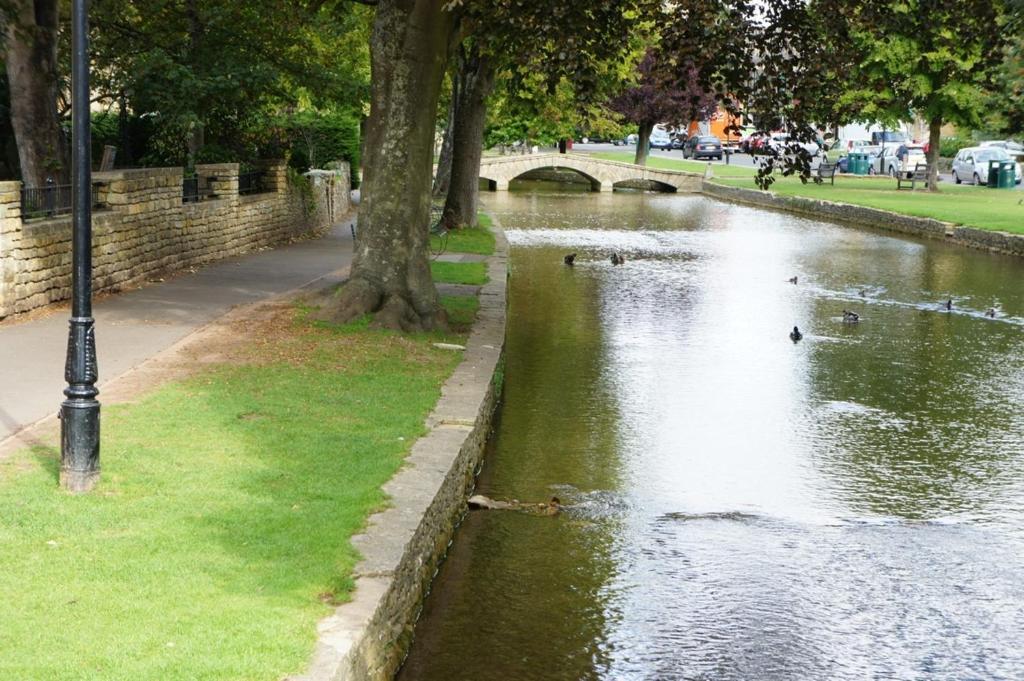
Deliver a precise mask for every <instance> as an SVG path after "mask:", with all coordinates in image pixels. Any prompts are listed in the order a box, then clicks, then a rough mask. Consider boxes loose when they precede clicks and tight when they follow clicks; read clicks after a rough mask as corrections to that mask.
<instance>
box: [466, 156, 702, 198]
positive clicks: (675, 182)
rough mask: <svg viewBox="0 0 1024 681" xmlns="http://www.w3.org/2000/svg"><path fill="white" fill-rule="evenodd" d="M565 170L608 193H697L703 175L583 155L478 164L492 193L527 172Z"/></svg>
mask: <svg viewBox="0 0 1024 681" xmlns="http://www.w3.org/2000/svg"><path fill="white" fill-rule="evenodd" d="M542 168H557V169H564V168H568V169H570V170H574V171H576V172H577V173H579V174H580V175H583V176H584V177H585V178H586V179H588V180H590V186H591V188H592V189H593V190H594V191H602V192H610V191H612V189H614V187H615V185H616V184H619V183H622V182H635V181H646V182H650V183H653V185H654V186H655V187H656V188H657V189H659V190H661V191H666V192H699V191H700V190H701V182H702V180H703V175H702V174H701V173H687V172H682V171H678V170H660V169H657V168H648V167H646V166H638V165H634V164H632V163H623V162H622V161H606V160H604V159H599V158H594V157H593V156H589V155H586V154H528V155H523V156H499V157H495V158H484V159H481V161H480V179H483V180H487V182H488V185H489V186H490V188H491V190H492V191H507V190H508V183H509V182H511V181H512V180H514V179H515V178H517V177H519V176H520V175H522V174H524V173H528V172H530V171H531V170H540V169H542Z"/></svg>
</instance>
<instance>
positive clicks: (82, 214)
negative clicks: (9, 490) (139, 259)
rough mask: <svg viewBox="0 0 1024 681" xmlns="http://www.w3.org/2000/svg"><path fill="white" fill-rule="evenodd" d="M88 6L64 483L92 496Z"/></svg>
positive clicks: (81, 16) (96, 439) (76, 15)
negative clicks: (89, 492) (88, 492)
mask: <svg viewBox="0 0 1024 681" xmlns="http://www.w3.org/2000/svg"><path fill="white" fill-rule="evenodd" d="M88 5H89V0H73V3H72V6H71V114H72V115H71V119H72V122H71V125H72V128H71V142H72V147H73V149H72V161H71V163H72V173H71V176H72V179H71V184H72V197H73V199H72V200H73V208H74V212H73V219H72V225H73V232H74V234H73V237H72V240H73V245H72V272H71V286H72V304H71V331H70V334H69V337H68V357H67V363H66V364H65V365H64V380H66V381H67V382H68V387H67V388H65V389H64V395H65V396H66V397H67V399H66V400H64V402H63V403H61V407H60V417H61V428H60V430H61V434H60V435H61V436H60V483H61V486H62V487H64V488H65V489H67V490H68V491H71V492H87V491H89V490H90V489H92V487H93V485H95V484H96V481H97V480H98V479H99V476H100V403H99V401H97V399H96V396H97V395H98V394H99V390H97V389H96V379H97V378H98V371H97V367H96V337H95V335H94V332H93V325H94V321H93V318H92V167H91V165H90V164H91V162H92V160H91V159H92V154H91V150H92V136H91V132H90V129H89V123H90V120H89V8H88Z"/></svg>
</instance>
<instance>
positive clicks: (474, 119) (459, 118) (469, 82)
mask: <svg viewBox="0 0 1024 681" xmlns="http://www.w3.org/2000/svg"><path fill="white" fill-rule="evenodd" d="M458 71H459V77H458V79H459V80H460V81H461V83H460V85H459V99H458V103H457V104H456V106H455V127H454V129H453V135H452V136H453V139H454V143H453V145H452V176H451V186H450V187H449V189H448V196H447V198H446V199H445V204H444V214H443V215H444V217H443V218H442V219H443V220H444V226H445V227H447V228H448V229H455V228H459V227H473V226H475V225H476V213H477V207H478V206H479V204H480V157H481V156H482V155H483V142H484V125H485V124H486V122H487V97H488V96H489V95H490V94H491V90H492V89H493V88H494V61H493V59H491V58H489V57H487V56H486V55H481V54H480V50H479V49H478V48H477V47H476V46H473V47H471V48H470V49H469V50H468V51H466V50H463V51H462V52H461V53H460V58H459V69H458Z"/></svg>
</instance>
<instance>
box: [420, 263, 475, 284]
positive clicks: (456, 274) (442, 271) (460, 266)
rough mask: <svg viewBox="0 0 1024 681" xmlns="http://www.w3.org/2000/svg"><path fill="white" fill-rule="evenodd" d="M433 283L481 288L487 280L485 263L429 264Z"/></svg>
mask: <svg viewBox="0 0 1024 681" xmlns="http://www.w3.org/2000/svg"><path fill="white" fill-rule="evenodd" d="M430 271H431V273H432V274H433V275H434V281H436V282H438V283H439V284H471V285H474V286H483V285H484V284H486V283H487V282H488V281H489V279H488V278H487V263H483V262H440V261H434V262H432V263H430Z"/></svg>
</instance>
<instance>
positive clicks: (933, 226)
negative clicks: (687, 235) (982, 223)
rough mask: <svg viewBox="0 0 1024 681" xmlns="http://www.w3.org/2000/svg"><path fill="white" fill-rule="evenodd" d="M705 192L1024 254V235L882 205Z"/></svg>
mask: <svg viewBox="0 0 1024 681" xmlns="http://www.w3.org/2000/svg"><path fill="white" fill-rule="evenodd" d="M703 192H704V193H705V194H707V195H709V196H714V197H716V198H720V199H727V200H730V201H738V202H740V203H750V204H754V205H757V206H765V207H768V208H777V209H779V210H786V211H790V212H794V213H802V214H805V215H811V216H814V217H820V218H827V219H830V220H839V221H842V222H852V223H857V224H862V225H866V226H868V227H879V228H882V229H887V230H890V231H893V232H901V233H903V234H912V235H914V236H923V237H928V238H932V239H941V240H943V241H947V242H950V243H954V244H957V245H959V246H967V247H969V248H977V249H981V250H985V251H992V252H996V253H1005V254H1007V255H1015V256H1024V235H1021V234H1010V233H1009V232H999V231H993V230H987V229H978V228H976V227H963V226H958V225H954V224H952V223H949V222H942V221H941V220H934V219H932V218H921V217H915V216H913V215H903V214H901V213H893V212H891V211H887V210H881V209H879V208H868V207H866V206H855V205H852V204H849V203H840V202H837V201H821V200H818V199H807V198H803V197H797V196H779V195H777V194H773V193H771V192H764V191H759V190H757V189H746V188H744V187H730V186H728V185H723V184H718V183H716V182H709V181H705V182H704V185H703Z"/></svg>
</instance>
